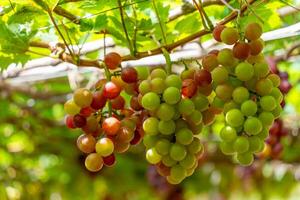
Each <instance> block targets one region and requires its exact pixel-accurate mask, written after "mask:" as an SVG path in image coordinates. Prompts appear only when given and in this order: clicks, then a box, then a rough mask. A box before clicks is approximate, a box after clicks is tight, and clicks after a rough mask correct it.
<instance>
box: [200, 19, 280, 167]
mask: <svg viewBox="0 0 300 200" xmlns="http://www.w3.org/2000/svg"><path fill="white" fill-rule="evenodd" d="M261 35H262V27H261V26H260V25H259V24H258V23H250V24H248V25H247V26H246V27H245V30H244V32H243V33H242V36H241V35H240V34H239V30H238V29H236V28H232V27H226V26H223V25H218V26H217V27H216V28H215V29H214V31H213V36H214V38H215V39H216V40H217V41H220V42H223V43H225V44H227V45H233V47H232V48H225V49H222V50H220V51H219V52H218V53H217V55H214V54H208V55H207V56H206V57H205V59H206V60H209V62H207V63H209V66H210V70H211V74H212V80H213V85H214V89H215V93H216V98H215V100H216V101H217V102H219V105H221V107H223V113H224V115H225V126H224V127H223V128H222V129H221V131H220V138H221V143H220V149H221V151H222V152H223V153H224V154H226V155H234V158H235V159H236V161H237V162H238V163H239V164H241V165H250V164H251V163H252V162H253V160H254V154H255V153H258V152H261V151H262V150H263V148H264V140H265V139H266V138H267V136H268V134H269V129H270V127H271V126H272V124H273V122H274V119H276V118H278V117H279V116H280V113H281V111H282V107H281V105H280V103H281V102H282V100H283V95H282V93H281V91H280V89H279V88H278V87H279V85H280V78H279V76H278V75H276V74H273V73H270V71H269V67H268V63H267V62H266V61H265V59H264V56H263V54H261V51H262V49H263V47H264V42H263V40H262V39H261V38H260V36H261ZM207 63H205V64H207Z"/></svg>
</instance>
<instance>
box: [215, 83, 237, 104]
mask: <svg viewBox="0 0 300 200" xmlns="http://www.w3.org/2000/svg"><path fill="white" fill-rule="evenodd" d="M232 92H233V87H232V86H231V85H229V84H227V83H225V84H221V85H218V86H217V87H216V95H217V97H219V98H220V99H221V100H223V101H225V102H226V101H229V100H230V99H231V97H232Z"/></svg>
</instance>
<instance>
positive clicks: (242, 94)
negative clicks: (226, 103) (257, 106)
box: [232, 87, 250, 103]
mask: <svg viewBox="0 0 300 200" xmlns="http://www.w3.org/2000/svg"><path fill="white" fill-rule="evenodd" d="M249 96H250V94H249V92H248V90H247V88H245V87H237V88H235V89H234V90H233V92H232V98H233V100H234V101H235V102H237V103H243V102H244V101H246V100H247V99H249Z"/></svg>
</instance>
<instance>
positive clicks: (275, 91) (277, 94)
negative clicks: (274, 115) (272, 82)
mask: <svg viewBox="0 0 300 200" xmlns="http://www.w3.org/2000/svg"><path fill="white" fill-rule="evenodd" d="M270 95H271V96H272V97H274V98H275V99H276V101H277V103H281V102H282V100H283V94H282V93H281V91H280V90H279V88H276V87H274V88H272V90H271V93H270Z"/></svg>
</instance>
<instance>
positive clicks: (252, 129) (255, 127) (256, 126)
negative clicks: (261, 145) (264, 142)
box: [244, 117, 263, 135]
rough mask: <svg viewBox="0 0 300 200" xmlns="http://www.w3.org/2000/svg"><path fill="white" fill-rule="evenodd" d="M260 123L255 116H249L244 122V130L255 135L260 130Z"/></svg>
mask: <svg viewBox="0 0 300 200" xmlns="http://www.w3.org/2000/svg"><path fill="white" fill-rule="evenodd" d="M262 128H263V126H262V123H261V121H260V120H259V119H258V118H256V117H249V118H248V119H246V121H245V123H244V130H245V132H246V133H248V134H250V135H257V134H259V133H260V132H261V131H262Z"/></svg>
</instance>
